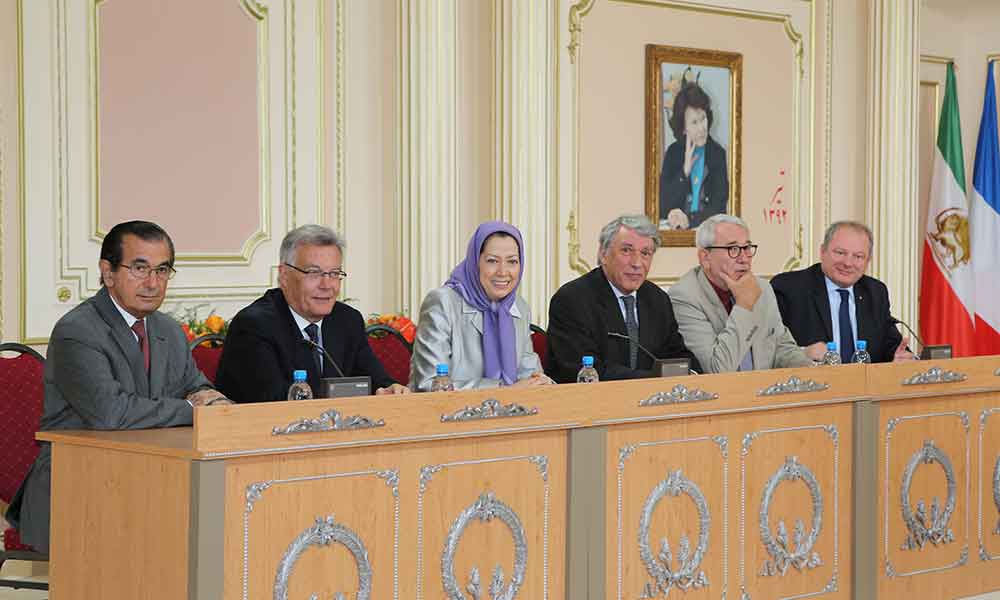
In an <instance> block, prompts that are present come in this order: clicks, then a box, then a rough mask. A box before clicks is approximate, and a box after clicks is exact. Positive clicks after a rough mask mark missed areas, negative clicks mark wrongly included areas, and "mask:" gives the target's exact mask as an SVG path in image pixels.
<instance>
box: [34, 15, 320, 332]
mask: <svg viewBox="0 0 1000 600" xmlns="http://www.w3.org/2000/svg"><path fill="white" fill-rule="evenodd" d="M318 1H319V0H287V1H282V2H279V1H269V0H242V1H241V2H233V3H231V6H228V5H220V6H219V7H215V8H217V10H210V11H208V12H207V13H205V14H202V12H203V11H201V8H202V7H201V6H200V4H199V3H196V2H174V3H161V2H154V1H153V0H136V1H135V2H131V3H125V4H121V3H115V2H105V1H103V0H68V1H64V2H24V0H20V3H19V8H20V10H19V14H20V21H19V24H18V25H19V28H20V32H21V36H20V39H21V46H20V49H19V50H20V59H21V68H20V72H21V81H20V88H21V94H22V102H23V106H24V110H23V113H22V115H21V122H20V131H21V132H22V135H23V136H24V145H23V149H22V157H21V158H22V159H23V162H24V165H25V169H24V173H23V181H22V188H21V196H20V199H19V203H20V207H21V210H22V211H23V215H24V216H23V221H22V223H21V231H20V233H21V239H22V251H23V256H22V264H21V282H20V286H19V287H20V290H21V297H20V302H19V304H20V314H19V329H18V331H19V337H20V338H21V340H22V341H26V342H29V343H43V342H44V341H46V339H47V336H48V334H49V332H50V330H51V327H52V325H53V324H54V323H55V321H56V320H57V319H58V318H59V317H60V316H61V315H62V314H64V313H65V312H66V311H67V310H69V309H70V308H71V307H72V306H74V305H76V304H77V303H78V302H80V301H81V300H83V299H85V298H87V297H89V296H92V295H93V294H94V293H96V292H97V290H98V289H99V281H98V275H97V273H98V271H97V262H98V257H99V250H100V243H101V241H102V236H103V232H104V231H105V230H106V229H107V227H109V226H110V225H111V222H112V221H117V220H119V219H129V218H140V219H147V220H152V221H157V222H161V223H162V224H164V225H165V226H166V227H167V229H168V232H170V233H172V234H173V236H174V238H175V241H176V242H177V252H178V261H177V265H176V266H177V270H178V275H177V277H176V278H175V279H174V280H173V281H172V282H171V284H170V288H169V292H168V295H167V303H166V308H168V309H170V308H171V307H173V306H175V305H176V304H177V303H183V304H185V305H188V306H190V305H193V304H199V303H209V304H210V305H211V306H212V307H214V308H215V309H216V310H217V312H219V313H221V314H223V315H225V316H230V315H232V314H233V313H235V311H236V310H238V309H239V308H242V307H243V306H245V305H246V304H247V303H248V302H249V301H250V300H252V299H253V298H255V297H256V296H258V295H259V294H261V293H262V292H263V291H264V290H265V289H267V288H269V287H271V286H272V285H274V283H275V277H276V270H275V269H274V265H276V264H277V253H278V252H277V246H278V243H279V242H280V238H281V236H282V235H283V234H284V232H285V231H287V230H288V229H290V228H292V227H294V226H295V225H298V224H301V223H307V222H315V221H316V220H318V219H321V218H322V217H323V213H322V204H321V201H319V200H318V199H320V198H321V196H320V193H319V180H320V178H319V174H318V171H319V169H320V168H321V165H320V164H319V162H318V161H317V160H316V157H317V155H318V154H319V152H320V149H321V148H320V145H321V142H322V136H321V132H320V129H319V128H317V127H315V123H318V122H320V120H321V119H320V116H319V115H320V112H321V110H322V107H321V103H320V98H319V95H318V94H303V93H299V91H298V90H300V89H319V88H320V87H321V86H319V84H318V80H319V79H320V78H321V75H322V72H321V70H320V52H319V49H320V46H321V44H320V41H321V36H322V33H323V32H322V29H321V28H320V27H318V26H317V23H316V18H315V17H316V15H317V14H318V11H319V7H318V5H317V2H318ZM195 18H201V19H203V20H202V21H198V22H197V23H195V24H192V23H191V22H190V20H191V19H195ZM144 27H147V28H150V29H151V31H150V32H148V35H142V33H141V32H142V29H143V28H144ZM185 28H188V29H191V28H193V31H194V33H193V34H192V35H194V40H193V41H192V43H191V45H190V48H181V49H177V48H176V45H177V40H178V39H182V38H183V37H184V35H183V34H182V33H178V31H181V30H185ZM220 31H221V32H223V33H222V34H219V32H220ZM198 32H201V33H200V34H199V33H198ZM209 33H213V34H219V35H221V38H220V37H218V36H216V37H212V38H211V41H212V43H213V44H217V45H219V46H221V47H220V48H219V49H218V50H217V51H216V52H215V54H214V55H213V56H211V57H209V58H204V59H203V60H202V58H203V57H201V56H200V55H201V54H204V52H200V53H199V52H198V48H199V45H198V44H199V41H198V40H201V42H203V43H207V42H205V39H208V38H206V36H209ZM199 35H200V36H201V37H199ZM209 37H211V36H209ZM136 40H142V41H143V42H144V43H142V44H140V46H139V47H137V48H136V50H135V52H133V53H131V54H129V53H128V52H127V51H126V50H127V48H122V46H123V45H125V46H127V45H128V44H131V43H136ZM168 50H169V51H170V52H168ZM186 51H190V52H187V53H186ZM136 73H144V74H145V75H143V77H145V78H144V79H137V78H136V76H135V74H136ZM199 82H200V83H199ZM216 83H218V85H216ZM157 90H162V91H161V92H157ZM175 122H176V126H173V127H172V126H171V123H175ZM192 128H195V129H192ZM195 130H205V131H204V135H203V136H201V137H199V138H198V139H191V140H188V148H187V152H186V153H185V147H184V145H183V144H184V141H185V140H184V139H183V136H184V132H185V131H195ZM202 138H204V139H202ZM102 140H103V142H102ZM102 144H103V145H102ZM144 145H147V146H148V148H146V147H144ZM247 146H249V148H248V147H247ZM101 148H103V149H104V152H102V151H101ZM170 156H173V158H172V159H171V158H169V157H170ZM199 156H201V158H199ZM205 164H208V165H210V166H211V167H212V168H206V167H205ZM99 174H101V177H100V178H99V177H98V175H99ZM177 197H181V198H179V199H176V198H177ZM203 316H204V315H203Z"/></svg>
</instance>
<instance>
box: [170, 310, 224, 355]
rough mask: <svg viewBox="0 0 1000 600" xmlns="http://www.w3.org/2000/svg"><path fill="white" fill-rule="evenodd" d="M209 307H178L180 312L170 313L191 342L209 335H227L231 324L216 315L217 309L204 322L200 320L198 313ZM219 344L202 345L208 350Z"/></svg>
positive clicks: (205, 343)
mask: <svg viewBox="0 0 1000 600" xmlns="http://www.w3.org/2000/svg"><path fill="white" fill-rule="evenodd" d="M205 306H208V305H207V304H199V305H197V306H190V307H187V308H183V309H181V308H180V307H178V310H179V311H180V312H179V313H178V312H176V311H175V312H172V313H168V314H169V315H170V316H171V317H173V318H174V320H176V321H177V322H178V323H180V325H181V329H182V330H183V331H184V335H185V336H187V340H188V341H189V342H192V341H194V339H195V338H197V337H201V336H203V335H207V334H209V333H217V334H219V335H226V332H227V331H228V330H229V322H228V321H226V320H225V319H223V318H222V317H220V316H219V315H217V314H215V309H214V308H213V309H212V310H211V311H210V312H209V313H208V316H207V317H205V319H204V320H201V319H199V318H198V311H199V310H200V309H201V308H203V307H205ZM218 344H219V342H202V343H201V345H202V346H204V347H206V348H211V347H213V346H216V345H218Z"/></svg>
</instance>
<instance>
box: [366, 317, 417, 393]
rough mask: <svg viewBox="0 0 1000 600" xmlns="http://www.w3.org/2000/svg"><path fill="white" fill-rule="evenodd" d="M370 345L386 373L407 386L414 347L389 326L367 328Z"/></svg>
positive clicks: (370, 326)
mask: <svg viewBox="0 0 1000 600" xmlns="http://www.w3.org/2000/svg"><path fill="white" fill-rule="evenodd" d="M365 333H367V334H368V345H369V346H371V349H372V352H374V353H375V356H376V357H377V358H378V359H379V361H380V362H381V363H382V366H383V367H385V372H386V373H387V374H388V375H389V377H392V378H393V379H395V380H396V381H398V382H399V383H401V384H403V385H406V384H407V383H408V382H409V379H410V356H411V355H412V354H413V345H412V344H410V342H408V341H406V338H404V337H403V335H402V334H401V333H399V332H398V331H396V330H395V329H393V328H392V327H389V326H388V325H381V324H379V325H369V326H368V327H366V328H365Z"/></svg>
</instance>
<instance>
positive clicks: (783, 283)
mask: <svg viewBox="0 0 1000 600" xmlns="http://www.w3.org/2000/svg"><path fill="white" fill-rule="evenodd" d="M873 246H874V238H873V237H872V232H871V229H869V228H868V226H867V225H864V224H862V223H858V222H855V221H838V222H836V223H834V224H832V225H830V227H829V228H827V230H826V234H825V235H824V236H823V244H822V246H820V262H819V263H817V264H814V265H813V266H811V267H809V268H807V269H802V270H801V271H789V272H787V273H780V274H778V275H775V276H774V278H773V279H771V287H772V288H774V293H775V295H776V296H777V298H778V308H779V310H780V311H781V316H782V319H783V320H784V322H785V325H786V326H787V327H788V329H789V330H790V331H791V332H792V336H793V337H794V338H795V341H796V342H798V344H799V345H800V346H803V349H804V350H805V351H806V354H807V355H808V356H809V357H810V358H812V359H813V360H816V361H819V360H822V357H823V353H824V352H826V343H827V342H831V341H832V342H837V347H838V349H839V351H840V355H841V360H842V361H843V362H845V363H846V362H850V360H851V357H852V356H853V354H854V348H855V342H856V341H858V340H865V341H866V342H867V344H868V353H869V354H871V357H872V362H892V361H894V360H912V359H913V354H911V353H910V351H909V350H908V349H907V343H908V342H909V338H904V337H903V336H901V335H900V333H899V331H897V330H896V327H895V321H894V320H893V318H892V316H891V315H890V307H889V290H888V289H887V288H886V287H885V284H884V283H882V282H881V281H879V280H877V279H874V278H872V277H868V276H867V275H865V271H866V270H867V269H868V263H869V261H870V260H871V255H872V248H873Z"/></svg>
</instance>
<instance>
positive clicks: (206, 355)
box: [188, 333, 226, 384]
mask: <svg viewBox="0 0 1000 600" xmlns="http://www.w3.org/2000/svg"><path fill="white" fill-rule="evenodd" d="M225 340H226V336H224V335H221V334H218V333H206V334H205V335H201V336H198V337H196V338H194V339H193V340H191V341H190V342H189V343H188V348H190V349H191V356H192V357H194V364H196V365H198V369H199V370H200V371H201V372H202V373H204V374H205V377H206V378H207V379H208V380H209V381H210V382H212V383H213V384H214V383H215V374H216V372H218V370H219V360H220V359H222V342H224V341H225ZM205 342H208V343H207V344H205Z"/></svg>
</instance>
